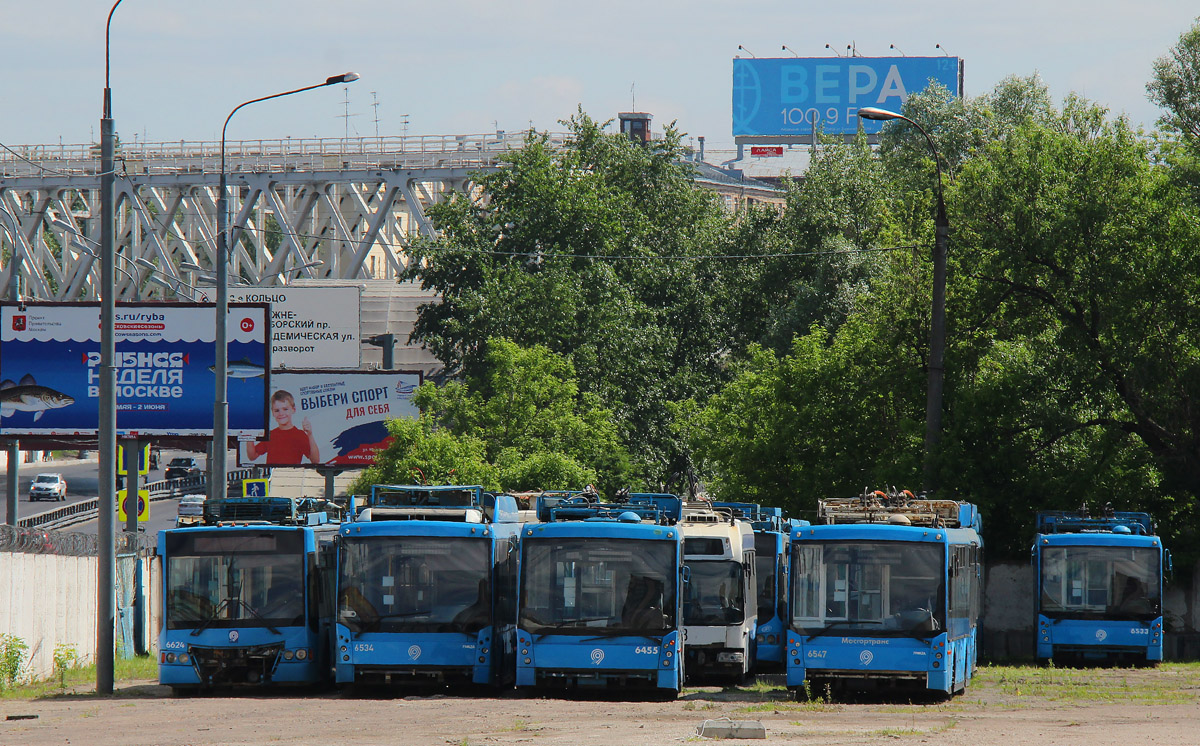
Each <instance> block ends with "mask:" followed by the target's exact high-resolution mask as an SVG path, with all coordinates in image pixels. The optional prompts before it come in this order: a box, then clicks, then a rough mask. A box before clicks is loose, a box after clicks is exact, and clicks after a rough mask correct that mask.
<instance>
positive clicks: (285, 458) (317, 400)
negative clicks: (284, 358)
mask: <svg viewBox="0 0 1200 746" xmlns="http://www.w3.org/2000/svg"><path fill="white" fill-rule="evenodd" d="M421 381H422V374H421V372H420V371H401V370H367V371H363V370H344V371H329V370H305V371H299V370H276V371H274V372H272V373H271V398H270V402H269V405H270V411H271V431H270V433H268V434H267V437H266V438H265V439H262V440H259V441H246V442H243V443H240V444H239V448H238V464H239V465H240V466H256V465H266V466H344V467H367V466H371V465H372V464H374V463H375V456H376V454H378V453H379V452H380V451H382V450H383V449H385V448H387V446H388V444H389V443H391V441H392V438H391V436H390V435H389V434H388V431H387V421H388V420H394V419H397V418H400V417H409V418H412V419H416V417H417V416H418V414H419V412H418V410H417V405H416V404H414V403H413V400H412V398H413V393H415V392H416V390H417V387H418V386H420V385H421Z"/></svg>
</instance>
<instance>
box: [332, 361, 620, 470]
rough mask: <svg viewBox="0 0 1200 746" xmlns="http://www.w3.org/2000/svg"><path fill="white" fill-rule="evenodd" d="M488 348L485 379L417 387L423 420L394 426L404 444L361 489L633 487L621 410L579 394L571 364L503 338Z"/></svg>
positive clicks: (395, 446)
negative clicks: (420, 485) (421, 485)
mask: <svg viewBox="0 0 1200 746" xmlns="http://www.w3.org/2000/svg"><path fill="white" fill-rule="evenodd" d="M484 348H485V352H484V354H483V359H482V361H481V362H482V365H481V366H480V373H479V375H478V376H476V377H474V378H471V379H469V380H467V381H452V382H450V383H447V384H445V385H444V386H440V387H439V386H436V385H434V384H433V383H426V384H424V385H422V386H421V387H420V388H419V389H418V390H417V393H416V395H415V397H414V400H415V402H416V404H417V406H418V407H419V408H420V410H421V416H420V419H419V420H416V421H412V420H405V421H399V420H397V421H392V422H390V423H388V427H389V430H390V432H391V434H392V435H393V436H394V437H395V441H394V442H393V443H392V444H391V445H390V446H389V447H388V448H387V449H386V451H385V452H384V453H383V454H382V455H381V456H380V458H379V459H378V463H377V465H376V466H375V467H372V468H370V469H368V470H367V471H366V472H364V474H363V476H362V477H361V478H360V479H359V480H358V481H357V482H356V483H355V485H354V490H355V491H365V490H366V489H367V488H369V487H370V485H372V484H381V483H388V482H391V483H397V482H399V483H412V482H425V483H429V484H448V483H458V484H463V483H468V484H477V483H478V484H483V485H484V486H486V487H487V488H488V489H505V490H510V491H525V490H536V489H578V488H582V487H583V486H585V485H587V484H597V485H600V486H603V487H605V488H607V489H609V490H610V491H615V490H617V489H619V488H620V487H624V486H627V485H628V484H629V481H628V480H629V479H630V473H629V458H628V455H627V454H626V453H625V450H624V448H623V447H622V446H621V444H620V441H619V439H618V437H617V429H616V426H615V424H614V423H613V418H612V415H611V413H609V412H608V411H607V410H605V409H603V408H602V407H600V406H599V403H598V399H597V397H596V396H595V395H594V394H590V393H585V392H580V391H579V384H578V381H577V379H576V376H575V370H574V368H573V366H572V364H571V362H570V361H569V360H567V359H566V358H565V357H564V356H561V355H556V354H554V353H552V352H550V351H549V350H548V349H546V348H545V347H541V346H534V347H532V348H521V347H519V346H517V345H516V344H514V343H512V342H509V341H508V340H503V339H494V340H489V341H488V343H487V344H486V345H485V346H484Z"/></svg>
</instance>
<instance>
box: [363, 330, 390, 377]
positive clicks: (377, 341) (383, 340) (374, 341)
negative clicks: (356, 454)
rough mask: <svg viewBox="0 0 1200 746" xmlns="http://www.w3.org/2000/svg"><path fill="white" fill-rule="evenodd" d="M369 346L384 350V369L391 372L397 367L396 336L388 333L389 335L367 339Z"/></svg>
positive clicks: (378, 335)
mask: <svg viewBox="0 0 1200 746" xmlns="http://www.w3.org/2000/svg"><path fill="white" fill-rule="evenodd" d="M367 344H369V345H371V346H372V347H381V348H383V369H384V370H391V369H392V368H394V367H396V335H394V334H392V333H391V332H388V333H387V334H376V335H375V336H373V337H367Z"/></svg>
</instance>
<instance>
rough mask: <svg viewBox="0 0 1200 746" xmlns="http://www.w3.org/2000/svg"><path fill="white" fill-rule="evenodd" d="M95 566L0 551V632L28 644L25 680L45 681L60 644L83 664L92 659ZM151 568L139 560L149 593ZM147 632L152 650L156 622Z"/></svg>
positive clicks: (153, 581)
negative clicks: (71, 651)
mask: <svg viewBox="0 0 1200 746" xmlns="http://www.w3.org/2000/svg"><path fill="white" fill-rule="evenodd" d="M97 565H98V560H97V558H96V557H64V556H59V555H54V554H24V553H20V552H0V634H9V635H15V636H16V637H19V638H21V639H22V640H24V641H25V644H26V645H28V646H29V650H28V652H27V654H26V655H27V657H26V666H25V678H27V679H28V678H32V679H45V678H49V677H50V676H51V675H52V674H53V673H54V648H55V646H57V645H60V644H61V645H71V646H73V647H74V648H75V651H76V653H77V654H78V655H79V656H80V658H81V659H82V660H83V661H84V662H85V663H92V662H94V661H95V659H96V573H97ZM154 565H155V563H153V562H152V561H151V560H148V559H147V560H143V573H144V577H145V578H147V582H148V584H149V588H148V590H149V589H152V588H154V587H155V586H156V585H157V584H158V583H157V579H158V574H157V572H156V570H155V569H154ZM155 616H157V615H155ZM147 630H148V635H147V637H148V638H149V639H148V643H149V644H150V646H151V650H152V651H153V650H156V649H157V646H158V636H157V631H158V627H157V620H156V618H155V619H153V620H148V623H147Z"/></svg>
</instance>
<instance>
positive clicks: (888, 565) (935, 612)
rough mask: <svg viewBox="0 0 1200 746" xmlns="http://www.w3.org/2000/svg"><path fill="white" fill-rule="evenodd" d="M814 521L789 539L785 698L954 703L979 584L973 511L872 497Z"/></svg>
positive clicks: (972, 635) (968, 660)
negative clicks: (928, 696)
mask: <svg viewBox="0 0 1200 746" xmlns="http://www.w3.org/2000/svg"><path fill="white" fill-rule="evenodd" d="M818 514H819V523H820V524H821V525H814V526H806V527H800V528H796V529H794V530H793V531H792V547H791V556H792V561H791V573H792V582H791V626H790V629H789V630H788V640H787V654H786V657H787V659H788V663H787V685H788V688H789V689H792V690H794V691H797V692H799V691H800V690H801V689H802V688H804V687H806V686H807V687H808V691H809V692H810V693H816V694H820V695H823V694H825V693H827V692H830V691H833V690H844V689H860V690H875V689H888V688H902V687H903V688H915V689H917V690H925V691H929V692H935V693H936V692H941V693H944V694H945V695H947V696H949V695H952V694H953V693H955V692H958V691H962V689H963V688H964V687H965V686H966V685H967V682H968V681H970V679H971V675H972V673H973V671H974V668H975V651H976V626H977V621H978V618H979V608H980V599H981V591H982V580H983V576H982V568H983V543H982V539H981V538H980V535H979V531H980V518H979V512H978V510H977V509H976V507H975V506H974V505H971V504H969V503H961V502H956V501H953V500H932V499H917V498H914V497H913V496H912V493H910V492H907V491H904V492H901V493H894V494H885V493H883V492H875V493H867V494H864V495H863V496H862V497H858V498H847V499H836V500H825V501H821V502H820V503H819V511H818Z"/></svg>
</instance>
